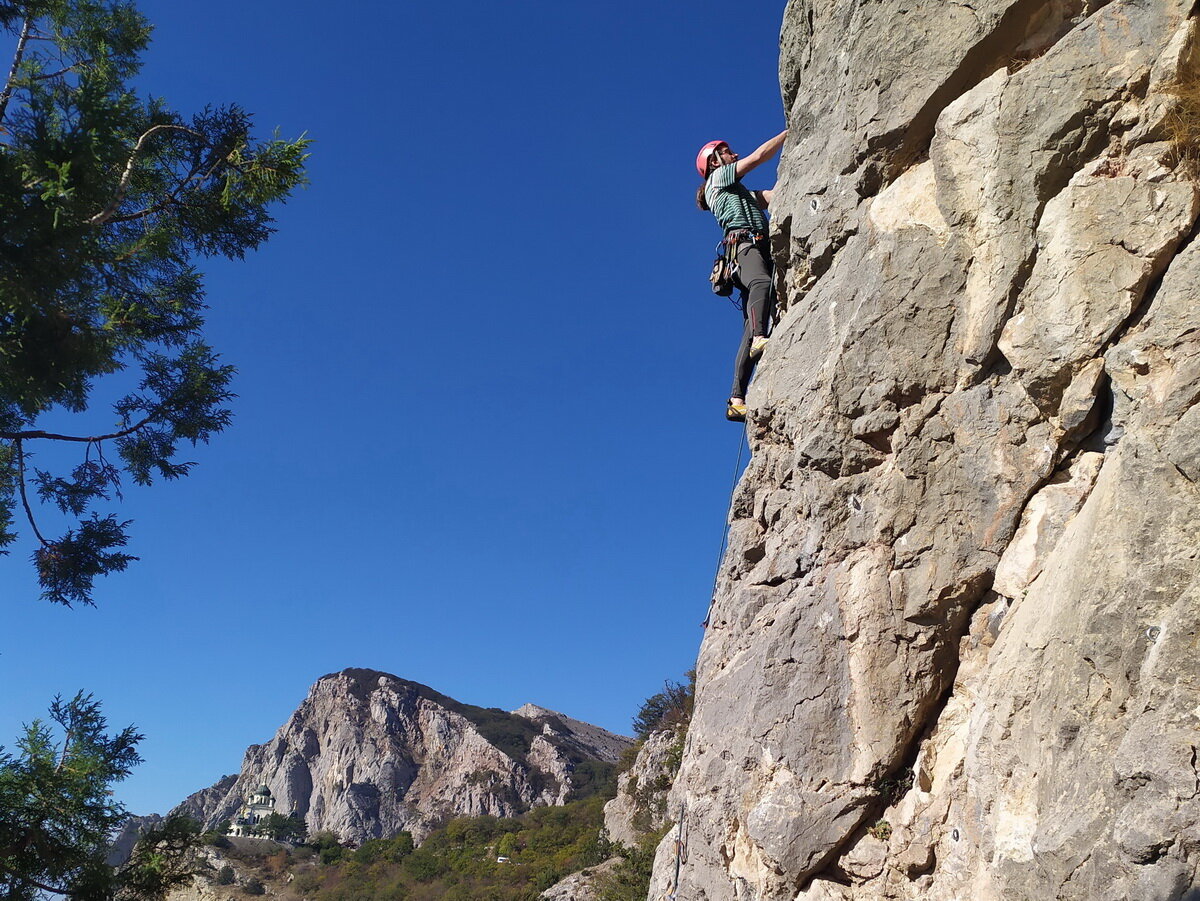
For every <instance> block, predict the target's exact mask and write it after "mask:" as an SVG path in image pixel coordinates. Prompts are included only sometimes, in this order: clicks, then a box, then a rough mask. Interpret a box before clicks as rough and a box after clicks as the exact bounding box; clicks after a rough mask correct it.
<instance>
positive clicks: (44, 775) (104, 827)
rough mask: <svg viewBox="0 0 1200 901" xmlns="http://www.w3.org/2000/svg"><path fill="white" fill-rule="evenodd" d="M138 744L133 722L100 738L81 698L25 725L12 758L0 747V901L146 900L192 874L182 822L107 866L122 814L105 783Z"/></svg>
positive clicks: (122, 769) (92, 707)
mask: <svg viewBox="0 0 1200 901" xmlns="http://www.w3.org/2000/svg"><path fill="white" fill-rule="evenodd" d="M141 738H142V736H141V735H139V734H138V733H137V731H136V730H135V729H134V728H133V727H132V726H130V727H128V728H126V729H123V730H121V731H120V732H118V733H115V734H112V735H110V734H108V732H107V723H106V721H105V719H104V717H103V715H101V713H100V705H99V703H98V702H96V701H94V700H92V698H91V696H90V695H84V694H82V693H80V694H78V695H76V696H75V697H74V698H73V699H72V700H70V701H63V700H62V699H61V698H56V699H55V701H54V703H53V704H52V705H51V706H50V722H49V723H47V722H43V721H40V720H39V721H34V722H33V723H32V724H31V725H29V726H27V727H26V729H25V734H24V735H23V736H22V737H21V738H20V739H19V740H18V741H17V751H18V753H17V754H16V755H15V756H14V755H12V754H8V753H5V752H4V751H3V749H0V897H3V898H10V899H13V901H27V899H29V901H31V899H35V898H44V897H47V896H48V895H59V896H64V897H69V898H72V899H76V901H121V899H130V901H132V899H154V898H160V897H162V896H163V895H164V894H165V893H166V892H167V891H169V890H170V889H171V888H172V887H173V886H177V885H181V884H183V883H184V882H186V881H187V880H188V879H190V878H191V870H190V868H189V864H190V852H191V850H192V848H193V847H194V846H195V844H196V842H197V839H198V836H199V833H200V827H199V824H197V823H195V822H194V821H192V820H188V819H186V818H169V819H168V820H167V821H166V822H164V823H163V824H162V825H161V826H160V827H159V828H157V829H154V830H151V831H149V832H147V833H145V834H144V835H142V837H141V839H140V841H139V842H138V844H137V846H136V847H135V848H134V851H133V855H132V857H131V858H130V859H129V861H128V862H127V863H126V864H124V865H123V866H121V867H112V866H109V865H108V863H107V862H106V857H107V856H108V853H109V850H110V849H109V842H110V840H111V839H112V833H113V830H114V829H116V827H117V826H119V825H120V824H121V823H122V822H124V821H125V819H127V817H128V812H127V811H126V810H125V808H124V807H123V806H122V805H121V804H119V803H117V802H116V801H114V800H113V797H112V786H113V784H114V783H116V782H119V781H121V780H122V779H124V778H125V777H126V776H128V775H129V772H130V770H132V768H133V767H134V766H136V765H137V764H138V763H140V762H141V758H140V757H139V756H138V753H137V744H138V742H139V741H141Z"/></svg>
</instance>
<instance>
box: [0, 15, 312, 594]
mask: <svg viewBox="0 0 1200 901" xmlns="http://www.w3.org/2000/svg"><path fill="white" fill-rule="evenodd" d="M0 30H2V31H3V32H4V33H6V34H7V35H8V36H9V37H10V38H11V41H12V48H13V55H12V62H11V65H10V67H9V71H8V75H7V78H6V80H5V82H4V87H3V90H2V92H0V549H3V548H7V547H9V546H11V545H12V544H13V543H14V542H15V541H16V540H17V538H18V525H17V523H18V521H23V522H24V524H25V525H24V526H23V527H21V529H22V531H24V530H26V529H27V531H28V538H29V539H30V540H31V541H32V542H33V544H34V551H33V561H34V564H35V566H36V568H37V575H38V579H39V582H40V584H41V587H42V597H43V598H45V599H46V600H49V601H53V602H57V603H62V604H67V605H70V604H72V603H85V604H90V603H92V589H93V583H94V580H95V578H96V577H97V576H101V575H104V574H106V573H109V572H113V571H118V570H123V569H125V567H126V566H127V565H128V564H129V563H130V562H131V561H132V560H134V559H136V558H135V557H133V556H131V555H129V554H128V553H126V552H125V550H124V548H125V546H126V542H127V539H128V536H127V527H128V525H129V523H128V522H125V521H122V520H119V519H118V518H117V517H116V516H115V515H114V514H112V513H109V512H104V511H97V510H96V509H95V507H97V506H98V505H103V504H104V503H105V502H112V501H114V500H117V499H119V497H120V489H121V482H122V478H123V477H126V476H127V477H128V478H129V479H131V480H132V481H133V482H134V483H135V484H138V485H149V484H151V483H152V482H153V481H154V480H155V479H175V478H179V477H180V476H183V475H186V474H187V472H188V471H189V469H190V468H191V465H192V464H191V463H189V462H187V461H185V460H181V459H180V457H179V454H180V451H181V448H182V447H186V446H187V445H195V444H197V443H200V442H207V441H208V440H209V438H210V437H211V436H212V435H213V434H215V433H216V432H219V431H221V430H222V429H223V428H224V427H225V426H226V425H228V423H229V420H230V411H229V409H228V406H227V405H228V402H229V401H230V400H231V399H232V397H233V393H232V391H231V388H230V385H231V380H232V378H233V374H234V370H233V367H232V366H230V365H228V364H223V363H222V362H221V361H220V358H219V357H218V355H217V354H216V352H215V351H214V350H213V349H212V348H211V347H209V346H208V345H207V344H206V343H205V341H204V338H203V332H202V329H203V326H204V311H205V308H206V307H205V296H204V287H203V283H202V280H201V277H200V273H199V272H198V271H197V269H196V268H195V266H194V265H193V261H194V259H195V258H196V257H197V256H201V257H205V256H221V257H227V258H234V259H240V258H241V257H242V256H243V255H244V254H245V253H246V251H248V250H252V249H254V248H256V247H258V246H259V245H260V244H261V243H262V242H263V241H265V240H266V239H267V237H268V236H269V235H270V234H271V233H272V231H273V229H272V219H271V216H270V214H269V212H268V211H269V209H270V208H271V207H272V206H273V205H274V204H275V203H278V202H282V201H285V200H286V199H287V198H288V196H289V195H290V194H291V193H292V192H293V191H294V190H295V189H296V188H297V187H299V186H301V185H303V184H305V174H304V164H305V160H306V159H307V157H308V146H309V140H308V139H307V138H305V137H303V136H302V137H300V138H297V139H295V140H284V139H281V138H280V137H279V136H278V135H275V136H273V137H271V138H270V139H268V140H256V139H255V138H253V137H252V135H251V124H252V123H251V117H250V115H249V114H248V113H247V112H246V111H244V110H242V109H241V108H239V107H237V106H226V107H208V108H206V109H204V110H202V111H200V112H199V113H197V114H196V115H193V116H191V117H190V118H187V117H184V116H182V115H180V114H179V113H177V112H174V111H172V110H171V109H170V108H168V107H167V105H166V104H165V102H164V101H162V100H159V99H143V98H139V97H138V96H137V95H136V94H135V93H134V92H133V90H132V89H131V88H130V87H129V84H128V83H129V80H130V79H131V78H132V77H133V76H134V75H135V74H136V73H137V71H138V68H139V59H140V57H141V54H142V53H143V52H144V51H145V49H146V47H147V45H148V43H149V39H150V31H151V27H150V25H149V23H148V22H147V21H146V19H145V18H144V17H143V16H142V15H141V14H140V13H139V12H138V11H137V9H136V7H135V6H134V4H133V3H132V2H128V0H23V2H5V0H0ZM2 71H3V70H0V72H2ZM118 373H122V374H123V375H122V377H121V383H122V384H133V385H135V386H136V387H135V388H134V389H133V390H132V391H129V392H128V393H127V394H125V396H123V397H120V398H119V399H118V400H117V401H116V402H115V403H114V404H113V405H112V416H110V417H103V416H102V417H100V419H99V423H100V424H97V420H96V419H95V418H89V417H88V416H86V415H85V414H87V413H88V412H89V410H90V408H91V401H92V399H93V394H94V393H95V392H97V390H98V389H100V388H101V386H103V385H106V384H107V383H106V382H105V380H104V377H105V376H114V375H116V374H118ZM131 375H132V376H133V377H132V378H130V376H131ZM49 418H52V420H53V422H54V424H55V427H54V428H47V427H45V426H44V422H45V421H46V420H47V419H49ZM105 420H107V421H105ZM64 422H67V423H77V428H75V429H71V428H68V427H64V426H63V425H62V423H64ZM55 445H57V446H61V447H71V446H73V447H75V448H78V454H77V455H74V456H75V462H74V464H72V463H70V462H68V463H67V464H66V466H65V468H63V467H62V465H61V464H60V465H58V466H56V467H54V471H52V470H51V469H41V468H38V465H37V462H38V460H40V459H41V458H42V457H43V456H47V455H46V454H44V453H42V451H43V449H44V448H46V447H48V446H55ZM51 456H55V457H56V461H57V458H62V457H63V456H64V455H63V454H61V453H60V454H55V455H51ZM80 457H82V460H80ZM60 470H61V471H60ZM55 511H57V512H55ZM47 519H51V520H54V521H55V525H56V526H57V528H56V529H55V530H54V531H53V532H52V531H51V530H50V529H49V528H48V526H47V525H45V523H46V521H47ZM0 553H7V551H5V550H0Z"/></svg>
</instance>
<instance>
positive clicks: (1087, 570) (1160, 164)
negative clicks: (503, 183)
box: [652, 0, 1200, 901]
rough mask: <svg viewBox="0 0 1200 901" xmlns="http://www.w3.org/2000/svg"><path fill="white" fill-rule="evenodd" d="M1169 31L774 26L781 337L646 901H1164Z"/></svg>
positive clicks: (1171, 590)
mask: <svg viewBox="0 0 1200 901" xmlns="http://www.w3.org/2000/svg"><path fill="white" fill-rule="evenodd" d="M1196 27H1197V23H1196V9H1195V4H1194V2H1193V0H1112V2H1105V0H975V2H971V3H946V2H933V0H916V2H913V0H873V2H864V0H828V2H816V0H791V2H790V3H789V4H788V6H787V9H786V12H785V15H784V23H783V31H782V36H781V42H780V45H781V57H780V77H781V87H782V94H783V99H784V105H785V108H786V110H787V115H788V125H789V136H788V141H787V144H786V145H785V148H784V151H783V155H782V157H781V163H780V183H779V186H778V191H777V194H776V197H775V201H774V204H773V214H774V231H775V235H774V241H775V250H776V259H777V262H778V263H779V265H780V267H781V278H780V283H781V286H782V293H781V296H782V298H783V300H784V301H785V302H786V311H785V312H784V313H783V315H782V317H781V320H780V322H779V323H778V325H777V327H776V329H775V333H774V337H773V339H772V342H771V345H770V347H769V348H768V349H767V352H766V354H765V356H764V358H763V360H762V362H761V365H760V367H759V371H758V373H757V376H756V379H755V382H754V385H753V387H752V389H751V391H750V397H749V405H750V421H749V423H748V433H749V439H750V442H751V447H752V451H753V458H752V461H751V463H750V465H749V467H748V469H747V471H746V473H745V475H744V476H743V478H742V480H741V482H740V484H739V487H738V490H737V492H736V494H735V497H734V499H733V504H732V508H731V510H730V518H731V540H730V547H729V551H728V553H727V555H726V558H725V560H724V562H723V566H722V570H721V577H720V583H719V588H718V593H717V596H716V600H715V606H714V611H713V617H712V627H711V628H710V629H709V630H708V632H707V633H706V636H705V640H704V643H703V646H702V648H701V653H700V659H699V665H698V680H697V697H696V708H695V715H694V719H693V722H692V727H691V730H690V732H689V736H688V741H687V746H686V750H685V754H684V759H683V766H682V770H681V772H680V776H679V778H678V780H677V781H676V784H675V788H674V790H673V796H672V799H671V803H670V809H671V810H675V809H677V808H678V806H679V804H680V803H683V802H686V804H687V814H686V820H687V826H688V834H689V841H688V856H687V862H686V864H685V865H684V866H682V867H681V878H680V885H679V887H678V889H679V890H678V894H677V897H678V898H680V899H686V901H733V899H738V901H743V899H745V901H748V899H762V901H774V899H780V901H782V899H789V901H790V899H793V898H799V899H834V898H836V899H867V898H872V899H874V898H898V899H899V898H903V899H909V898H914V899H915V898H922V899H934V901H938V899H946V901H949V899H963V898H971V899H975V901H991V899H996V901H999V899H1004V901H1018V899H1030V901H1033V899H1038V901H1044V899H1051V898H1061V899H1112V901H1118V899H1130V898H1134V899H1145V901H1167V899H1177V898H1183V897H1185V896H1186V897H1188V898H1192V897H1193V896H1194V892H1193V890H1194V889H1195V887H1196V886H1197V868H1198V866H1200V800H1198V798H1200V772H1198V770H1197V766H1196V759H1197V754H1196V747H1197V742H1198V739H1200V733H1198V732H1197V725H1198V723H1197V717H1198V715H1200V673H1198V668H1197V663H1196V651H1197V641H1198V637H1197V636H1198V634H1200V538H1198V535H1200V488H1198V485H1197V480H1198V479H1200V405H1198V404H1197V401H1198V400H1200V303H1198V298H1197V294H1198V292H1200V289H1198V288H1197V285H1198V284H1200V243H1197V241H1196V240H1195V229H1196V219H1197V213H1198V210H1200V201H1198V197H1200V194H1198V192H1197V187H1196V180H1195V175H1196V156H1197V153H1198V151H1200V144H1198V143H1197V142H1198V141H1200V107H1198V106H1197V104H1196V96H1200V60H1198V59H1197V56H1198V50H1197V36H1196ZM1181 98H1182V99H1181ZM674 837H675V834H674V833H672V834H671V835H669V836H668V838H667V839H666V840H664V842H663V843H662V845H660V847H659V854H658V859H657V862H656V868H655V877H654V882H653V885H652V896H653V897H659V896H660V895H661V894H663V893H665V892H668V891H670V889H671V888H672V887H673V886H672V882H673V877H674V873H675V869H676V867H675V851H674V847H673V844H672V840H673V839H674Z"/></svg>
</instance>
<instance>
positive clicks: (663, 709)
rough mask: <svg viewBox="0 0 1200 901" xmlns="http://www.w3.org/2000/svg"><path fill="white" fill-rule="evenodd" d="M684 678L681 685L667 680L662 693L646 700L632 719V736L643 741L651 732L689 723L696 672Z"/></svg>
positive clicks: (693, 698)
mask: <svg viewBox="0 0 1200 901" xmlns="http://www.w3.org/2000/svg"><path fill="white" fill-rule="evenodd" d="M686 678H687V682H682V683H681V682H672V681H670V680H668V681H667V682H666V684H665V686H664V688H663V690H662V691H660V692H659V693H658V694H656V695H651V696H650V697H649V698H647V699H646V701H645V703H644V704H642V707H641V709H640V710H639V711H638V713H637V716H635V717H634V718H633V734H634V735H636V736H637V737H638V738H641V739H645V738H646V737H647V736H649V735H650V733H651V732H658V731H659V730H661V729H669V728H673V727H674V728H678V727H680V726H686V725H687V724H688V723H689V722H690V721H691V718H692V706H693V703H694V702H695V698H696V671H695V670H690V671H689V672H688V673H687V676H686Z"/></svg>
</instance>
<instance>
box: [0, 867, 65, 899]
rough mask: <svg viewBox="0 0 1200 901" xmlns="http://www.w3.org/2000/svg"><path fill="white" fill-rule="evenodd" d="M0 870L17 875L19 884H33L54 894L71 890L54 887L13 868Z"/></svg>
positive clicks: (62, 893) (0, 868)
mask: <svg viewBox="0 0 1200 901" xmlns="http://www.w3.org/2000/svg"><path fill="white" fill-rule="evenodd" d="M0 872H5V873H8V874H9V875H11V876H15V877H16V878H17V879H18V880H20V883H19V884H27V885H32V886H33V887H34V888H36V889H41V890H42V891H43V892H50V893H51V894H52V895H65V894H67V892H68V891H69V890H68V889H64V888H54V887H52V886H49V885H46V884H44V883H41V882H38V881H37V880H36V879H33V878H31V877H29V876H23V875H21V874H20V873H17V872H14V871H13V870H10V869H9V868H8V867H0Z"/></svg>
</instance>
